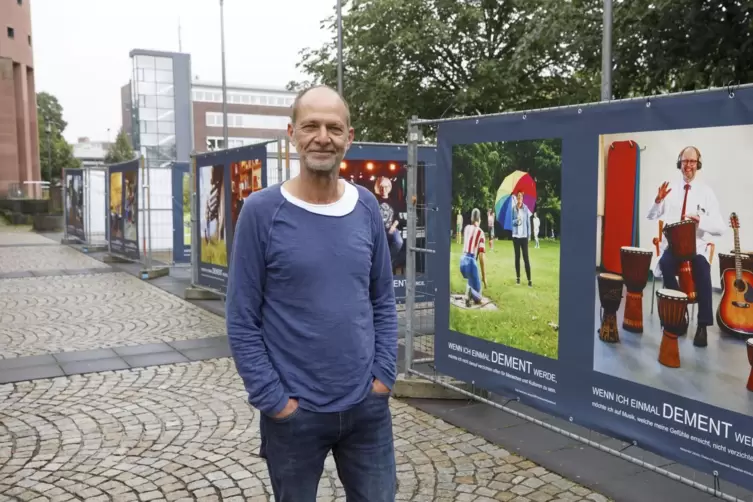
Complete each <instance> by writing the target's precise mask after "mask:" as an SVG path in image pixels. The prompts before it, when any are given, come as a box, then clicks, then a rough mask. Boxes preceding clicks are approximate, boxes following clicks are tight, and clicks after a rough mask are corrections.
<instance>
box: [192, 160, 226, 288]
mask: <svg viewBox="0 0 753 502" xmlns="http://www.w3.org/2000/svg"><path fill="white" fill-rule="evenodd" d="M197 171H198V185H199V186H198V190H197V191H198V195H199V197H198V202H199V229H198V230H199V232H198V234H199V235H198V237H199V282H200V283H201V284H203V285H204V286H208V287H211V288H213V289H216V290H218V291H221V292H224V291H225V289H226V286H227V274H228V269H227V266H228V256H227V255H228V247H227V223H226V218H227V202H228V200H227V193H226V192H227V188H226V183H227V179H226V170H225V164H216V165H208V166H200V167H198V168H197Z"/></svg>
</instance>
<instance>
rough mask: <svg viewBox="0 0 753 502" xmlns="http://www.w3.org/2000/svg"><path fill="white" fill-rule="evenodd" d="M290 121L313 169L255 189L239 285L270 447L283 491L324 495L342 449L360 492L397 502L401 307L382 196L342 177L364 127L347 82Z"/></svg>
mask: <svg viewBox="0 0 753 502" xmlns="http://www.w3.org/2000/svg"><path fill="white" fill-rule="evenodd" d="M288 134H289V136H290V138H291V141H292V143H293V145H294V146H295V148H296V150H297V152H298V155H299V156H300V165H301V173H300V175H298V176H296V177H295V178H293V179H291V180H289V181H286V182H284V183H282V184H280V185H274V186H272V187H269V188H266V189H264V190H261V191H258V192H255V193H253V194H251V195H250V196H249V197H248V198H247V199H246V203H245V204H244V205H243V209H242V210H241V214H240V216H239V219H238V225H237V230H236V236H235V239H234V243H233V251H232V256H231V264H230V277H229V283H228V292H227V316H226V318H227V331H228V338H229V341H230V347H231V349H232V353H233V357H234V359H235V365H236V368H237V370H238V373H239V375H240V376H241V378H242V379H243V382H244V384H245V387H246V390H247V392H248V398H249V402H250V403H251V404H252V405H253V406H254V407H255V408H257V409H258V410H259V411H260V412H261V417H260V422H261V425H260V426H261V451H260V454H261V456H262V457H264V458H265V459H266V461H267V467H268V469H269V474H270V479H271V482H272V488H273V490H274V495H275V500H276V501H278V502H314V501H315V500H316V496H317V487H318V485H319V480H320V478H321V475H322V471H323V468H324V461H325V458H326V456H327V454H328V453H329V452H330V451H331V452H333V455H334V458H335V462H336V463H337V469H338V473H339V475H340V480H341V481H342V483H343V485H344V487H345V493H346V497H347V500H348V501H364V502H366V501H368V502H388V501H394V500H395V491H396V472H395V454H394V443H393V436H392V417H391V414H390V408H389V399H390V394H391V389H392V386H393V385H394V383H395V379H396V372H397V310H396V306H395V296H394V291H393V284H392V281H393V278H392V267H391V264H390V254H389V246H388V243H387V234H386V232H385V230H384V223H383V220H382V215H381V212H380V209H379V204H378V202H377V200H376V197H375V196H374V194H372V193H371V191H370V190H368V189H366V188H363V187H360V186H358V185H354V184H351V183H347V182H346V181H344V180H342V179H340V177H339V170H340V162H341V161H342V159H343V157H344V156H345V152H346V151H347V149H348V147H349V146H350V145H351V143H352V142H353V138H354V130H353V127H351V125H350V113H349V110H348V105H347V103H345V101H344V100H343V99H342V98H341V97H340V95H339V94H338V93H337V92H336V91H334V90H332V89H330V88H328V87H323V86H319V87H314V88H311V89H307V90H305V91H303V92H301V93H300V94H299V95H298V97H297V98H296V100H295V102H294V104H293V109H292V115H291V123H290V125H288Z"/></svg>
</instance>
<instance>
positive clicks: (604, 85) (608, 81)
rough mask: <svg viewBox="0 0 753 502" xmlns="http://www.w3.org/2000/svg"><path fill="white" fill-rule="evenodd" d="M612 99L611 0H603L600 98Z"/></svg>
mask: <svg viewBox="0 0 753 502" xmlns="http://www.w3.org/2000/svg"><path fill="white" fill-rule="evenodd" d="M611 99H612V0H604V26H603V28H602V42H601V100H602V101H609V100H611Z"/></svg>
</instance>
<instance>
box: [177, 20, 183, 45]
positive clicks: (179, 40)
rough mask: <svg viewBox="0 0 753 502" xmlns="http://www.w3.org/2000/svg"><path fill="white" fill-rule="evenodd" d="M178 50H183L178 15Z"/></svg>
mask: <svg viewBox="0 0 753 502" xmlns="http://www.w3.org/2000/svg"><path fill="white" fill-rule="evenodd" d="M178 52H183V38H182V37H181V29H180V16H179V17H178Z"/></svg>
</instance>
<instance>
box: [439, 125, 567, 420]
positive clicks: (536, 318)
mask: <svg viewBox="0 0 753 502" xmlns="http://www.w3.org/2000/svg"><path fill="white" fill-rule="evenodd" d="M461 128H462V126H457V129H458V130H460V129H461ZM451 147H452V151H451V156H450V155H449V152H447V147H445V152H446V153H444V154H443V157H442V158H444V159H447V160H448V161H450V162H451V173H448V177H451V180H452V190H451V193H446V195H447V196H448V197H449V201H448V202H449V203H450V205H451V211H450V210H448V211H447V212H446V213H445V214H444V215H443V216H445V217H446V218H447V220H445V221H447V224H449V226H450V229H451V230H450V232H449V233H448V235H447V236H446V237H445V238H446V239H447V241H445V242H446V243H447V244H446V245H447V246H448V248H449V259H448V262H449V263H448V265H446V266H449V270H448V282H447V283H446V285H447V286H446V287H447V290H446V293H442V294H447V299H446V300H444V301H446V302H447V303H446V304H445V305H448V310H449V311H448V313H447V318H446V319H447V320H446V321H445V320H444V318H443V319H442V320H441V323H444V322H447V328H445V330H442V329H441V328H439V327H438V336H437V342H438V344H439V345H438V348H437V349H436V351H437V354H438V355H437V362H436V365H437V369H439V370H440V371H441V372H442V373H445V374H448V375H451V376H454V377H456V378H459V379H461V380H464V381H467V382H474V383H475V385H476V386H480V387H482V388H484V389H487V390H491V391H495V392H500V393H503V394H506V395H509V394H511V393H512V394H513V395H517V396H518V397H520V399H521V400H522V401H524V402H528V403H530V404H534V405H536V406H539V407H542V408H544V409H547V410H554V409H557V408H558V379H557V377H558V375H557V370H558V368H559V365H558V362H557V361H558V357H559V324H560V319H559V303H560V294H559V290H560V284H559V280H560V241H559V230H560V212H561V195H560V194H561V177H562V174H561V172H562V160H561V155H562V153H561V152H562V141H561V140H560V139H542V140H532V141H510V142H483V143H471V144H455V145H452V146H451ZM448 220H449V221H448ZM443 282H444V281H443ZM440 314H441V315H440ZM443 315H444V314H443V313H442V312H441V311H439V312H438V317H443ZM438 321H439V319H438Z"/></svg>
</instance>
